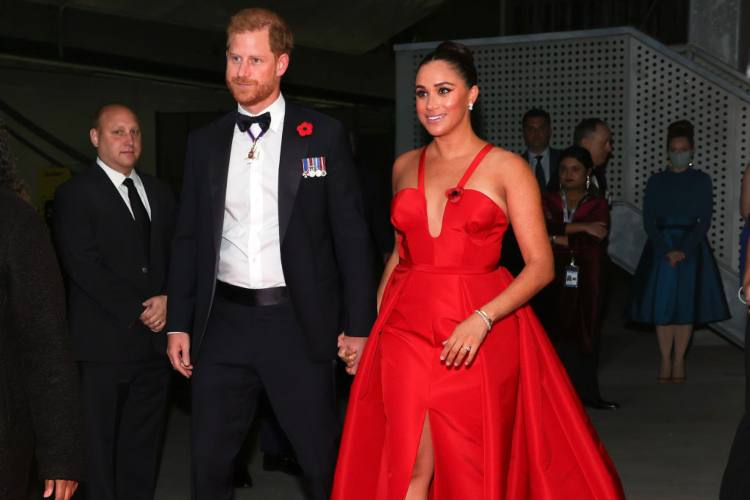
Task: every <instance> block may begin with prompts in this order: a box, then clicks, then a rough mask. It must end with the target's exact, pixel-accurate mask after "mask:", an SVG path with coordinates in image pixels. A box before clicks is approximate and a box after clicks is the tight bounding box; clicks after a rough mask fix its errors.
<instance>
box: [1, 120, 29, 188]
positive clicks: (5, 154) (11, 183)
mask: <svg viewBox="0 0 750 500" xmlns="http://www.w3.org/2000/svg"><path fill="white" fill-rule="evenodd" d="M0 188H5V189H10V190H11V191H13V192H15V193H17V194H24V193H26V192H27V190H26V183H24V182H23V180H22V179H21V176H20V175H18V170H17V169H16V161H15V159H14V158H13V155H12V154H11V152H10V144H8V132H7V131H6V130H5V127H4V126H3V124H2V122H0Z"/></svg>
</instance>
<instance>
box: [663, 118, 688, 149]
mask: <svg viewBox="0 0 750 500" xmlns="http://www.w3.org/2000/svg"><path fill="white" fill-rule="evenodd" d="M677 138H683V139H687V141H688V142H689V143H690V147H691V148H693V147H695V142H694V139H693V124H692V123H690V122H689V121H687V120H677V121H676V122H674V123H670V125H669V127H668V128H667V149H669V143H670V142H672V139H677Z"/></svg>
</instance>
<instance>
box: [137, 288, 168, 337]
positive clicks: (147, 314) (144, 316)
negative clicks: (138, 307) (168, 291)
mask: <svg viewBox="0 0 750 500" xmlns="http://www.w3.org/2000/svg"><path fill="white" fill-rule="evenodd" d="M142 305H143V307H145V308H146V309H144V311H143V313H141V316H140V320H141V321H142V322H143V324H144V325H146V326H147V327H148V328H149V329H150V330H151V331H152V332H154V333H158V332H160V331H162V330H163V329H164V326H165V325H166V324H167V296H166V295H157V296H155V297H151V298H150V299H148V300H147V301H145V302H144V303H143V304H142Z"/></svg>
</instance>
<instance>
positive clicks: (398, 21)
mask: <svg viewBox="0 0 750 500" xmlns="http://www.w3.org/2000/svg"><path fill="white" fill-rule="evenodd" d="M26 1H28V2H30V3H38V4H46V5H53V6H56V7H58V8H59V9H60V12H61V13H62V15H63V16H64V15H65V14H64V13H65V10H66V9H76V10H86V11H92V12H98V13H102V14H108V15H115V16H121V17H127V18H131V19H140V20H148V21H151V22H159V23H166V24H172V25H176V26H184V27H191V28H198V29H203V30H210V31H220V32H223V31H224V29H225V27H226V24H227V21H228V20H229V18H230V17H231V15H232V14H233V13H235V12H237V11H238V10H240V9H243V8H246V7H249V6H258V7H266V8H269V9H272V10H274V11H276V12H278V13H280V14H281V15H282V16H283V17H284V18H285V19H286V20H287V21H288V22H289V24H290V25H291V27H292V29H293V31H294V36H295V39H296V44H297V45H299V46H304V47H310V48H317V49H324V50H329V51H333V52H340V53H346V54H363V53H365V52H367V51H369V50H372V49H373V48H375V47H377V46H378V45H380V44H382V43H383V42H385V41H387V40H388V39H389V38H391V37H392V36H394V35H396V34H397V33H400V32H401V31H403V30H404V29H406V28H408V27H409V26H411V25H413V24H414V23H416V22H418V21H419V20H421V19H423V18H424V17H426V16H427V15H429V14H430V13H431V12H432V11H433V10H434V9H435V8H436V7H437V6H439V5H440V4H442V3H443V2H444V1H445V0H276V1H267V0H260V1H255V2H252V3H250V2H248V1H247V0H211V1H207V0H26Z"/></svg>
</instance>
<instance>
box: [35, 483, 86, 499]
mask: <svg viewBox="0 0 750 500" xmlns="http://www.w3.org/2000/svg"><path fill="white" fill-rule="evenodd" d="M77 489H78V481H72V480H69V479H45V480H44V493H43V494H42V496H43V497H44V498H52V494H53V493H54V494H55V500H69V499H70V498H71V497H72V496H73V493H75V492H76V490H77Z"/></svg>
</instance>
